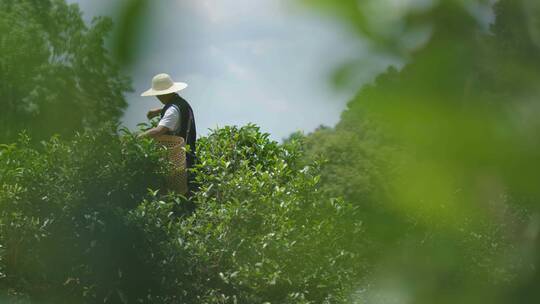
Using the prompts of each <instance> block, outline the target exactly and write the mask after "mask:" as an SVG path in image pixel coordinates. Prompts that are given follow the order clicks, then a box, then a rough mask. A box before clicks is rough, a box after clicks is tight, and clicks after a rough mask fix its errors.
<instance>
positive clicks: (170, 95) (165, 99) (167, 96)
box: [157, 93, 174, 104]
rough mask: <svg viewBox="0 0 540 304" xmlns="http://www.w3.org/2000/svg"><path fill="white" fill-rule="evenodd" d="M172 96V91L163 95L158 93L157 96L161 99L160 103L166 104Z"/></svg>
mask: <svg viewBox="0 0 540 304" xmlns="http://www.w3.org/2000/svg"><path fill="white" fill-rule="evenodd" d="M173 96H174V93H170V94H165V95H158V96H157V98H158V99H159V101H161V103H163V104H166V103H167V102H169V101H170V100H171V99H172V97H173Z"/></svg>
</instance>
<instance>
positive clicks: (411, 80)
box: [0, 0, 540, 303]
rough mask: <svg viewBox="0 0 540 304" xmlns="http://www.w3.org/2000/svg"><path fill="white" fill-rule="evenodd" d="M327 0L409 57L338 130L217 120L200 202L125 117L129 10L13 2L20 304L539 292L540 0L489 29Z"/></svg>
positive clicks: (489, 297)
mask: <svg viewBox="0 0 540 304" xmlns="http://www.w3.org/2000/svg"><path fill="white" fill-rule="evenodd" d="M473 2H474V3H478V4H482V3H484V4H485V2H482V1H478V2H476V1H470V2H467V3H469V4H470V3H473ZM132 3H134V4H133V5H135V6H136V7H138V6H137V5H142V4H144V3H145V1H142V0H140V1H139V0H137V1H134V2H132ZM316 3H317V4H318V5H320V7H323V8H325V9H331V10H332V11H333V12H336V13H337V16H339V17H340V18H342V19H343V20H345V21H346V22H347V23H349V24H352V25H354V27H355V29H357V30H358V32H359V33H361V34H362V35H364V37H367V38H368V39H371V41H373V43H374V45H375V46H376V47H377V48H379V49H380V50H381V52H383V51H384V52H392V53H394V54H401V55H403V56H405V57H406V58H407V64H406V65H405V66H404V67H403V68H402V69H400V70H397V69H396V68H393V67H391V68H389V69H388V70H387V71H386V72H385V73H383V74H381V75H379V76H378V77H377V78H376V79H375V81H374V82H373V83H372V84H369V85H366V86H364V87H363V88H361V89H360V90H359V92H358V94H357V96H356V97H355V98H353V100H351V101H350V102H349V104H348V106H347V109H346V110H345V111H344V112H343V114H342V117H341V121H340V122H339V123H338V124H337V125H336V126H335V127H332V128H327V127H322V128H319V129H318V130H316V131H315V132H313V133H312V134H308V135H302V134H300V133H295V134H293V135H291V136H290V138H289V139H287V140H285V142H284V143H283V144H279V143H277V142H273V141H271V140H269V138H268V134H265V133H263V132H261V131H260V130H259V129H258V127H257V126H255V125H247V126H243V127H225V128H221V129H216V130H213V131H211V133H210V134H209V135H208V136H206V137H203V138H200V139H199V142H198V147H197V153H198V158H199V164H198V165H197V166H196V168H194V169H193V173H194V174H195V177H196V180H197V182H198V184H199V185H200V188H199V191H198V192H196V193H195V194H194V196H193V197H191V198H190V199H189V200H188V199H186V198H185V197H182V196H179V195H176V194H174V193H168V192H167V190H166V189H164V188H163V187H162V185H163V184H164V177H165V176H166V175H167V171H166V168H167V164H166V162H165V161H164V160H163V159H164V151H162V150H160V149H158V148H157V146H156V145H155V143H153V142H152V141H150V140H137V139H136V137H135V136H134V134H132V133H131V132H129V131H127V130H118V127H116V125H115V122H116V120H117V119H118V117H119V115H120V113H121V109H122V108H123V106H124V101H123V97H122V96H121V94H122V92H123V91H125V89H126V88H127V86H126V83H125V81H124V80H122V78H121V77H120V76H118V75H119V74H118V72H117V70H116V68H115V67H114V65H113V64H112V63H110V62H109V59H108V57H107V54H106V52H105V50H104V49H103V36H104V35H105V34H106V32H108V30H109V28H110V23H109V21H106V20H105V19H98V20H96V21H94V25H93V27H91V28H90V29H87V28H86V27H85V25H84V23H82V21H81V19H80V13H79V11H78V10H77V9H76V8H75V7H72V6H66V5H65V4H64V2H63V1H30V0H27V1H19V2H14V1H7V0H4V1H3V0H0V7H1V8H2V10H1V12H0V14H1V16H2V18H1V19H0V28H2V29H4V31H3V33H7V34H5V35H2V36H1V37H0V39H1V41H2V43H0V54H1V55H2V57H1V58H0V62H1V65H0V68H1V69H0V79H8V80H10V79H14V80H13V81H11V82H9V83H10V85H9V86H8V85H2V86H1V87H0V94H1V95H0V96H1V100H2V106H3V107H4V105H5V109H7V110H6V111H2V113H1V115H2V116H1V123H2V128H1V129H0V140H2V142H4V143H5V144H3V145H1V147H0V185H1V188H0V301H2V302H7V303H103V302H106V303H266V302H268V303H479V302H489V303H514V302H515V303H533V302H536V301H538V299H540V294H539V293H538V289H537V288H536V286H537V285H538V283H539V282H540V279H539V278H540V271H539V270H538V263H539V259H540V254H539V251H538V245H539V241H540V237H539V235H540V228H539V227H540V225H539V224H538V222H539V220H538V213H539V212H540V210H539V208H538V204H537V202H538V200H539V199H540V193H539V192H538V181H539V180H540V176H539V175H538V172H540V171H539V170H538V168H537V166H538V165H537V164H538V162H537V158H538V151H539V147H538V143H540V139H539V138H538V135H539V134H540V124H538V122H537V119H536V117H537V116H538V114H540V113H539V111H540V108H539V107H538V105H537V100H538V96H539V95H540V94H539V91H538V85H537V84H538V83H539V80H540V52H539V48H540V43H539V42H540V39H539V37H540V36H539V33H540V30H539V29H538V24H539V23H538V22H537V21H538V20H540V19H539V18H540V16H539V15H538V14H537V13H538V10H537V9H538V6H537V5H535V4H534V1H529V0H514V1H512V0H500V1H499V2H497V3H496V4H495V6H494V8H495V10H494V11H495V13H496V20H495V22H494V23H493V24H491V25H490V26H489V28H486V27H485V25H482V24H481V22H479V21H478V19H477V18H475V17H474V15H473V14H471V11H474V10H473V9H471V7H470V6H469V4H467V3H466V1H458V0H456V1H454V0H446V1H445V0H443V1H437V2H434V3H432V5H427V6H418V7H416V6H411V7H406V9H404V11H403V12H402V13H403V14H402V15H400V16H398V17H396V18H395V19H392V20H390V19H384V18H383V19H381V20H378V22H375V23H373V16H372V15H370V14H369V13H368V12H377V5H381V7H379V8H378V9H379V11H380V9H381V8H384V5H386V4H384V3H386V2H384V1H375V0H373V1H362V2H358V1H348V0H347V1H329V0H328V1H327V0H318V1H316ZM375 3H377V5H375ZM128 7H129V5H128ZM383 11H384V10H383ZM126 14H128V15H129V12H127V13H126ZM135 15H137V14H135ZM375 17H377V15H375ZM388 20H390V21H391V22H390V21H388ZM386 21H388V23H385V22H386ZM8 25H9V26H8ZM396 25H400V26H399V29H400V30H399V31H398V30H396V28H398V27H396ZM388 26H390V27H391V30H389V29H388V28H386V29H385V27H388ZM426 28H427V29H428V31H427V33H429V34H428V35H426V38H425V39H426V40H425V41H424V42H422V43H418V44H417V45H416V46H415V47H414V48H410V46H408V47H407V46H406V45H404V44H403V43H404V41H403V37H405V36H407V35H406V34H407V33H410V32H414V31H418V30H420V31H422V30H423V29H426ZM122 30H123V31H127V32H129V31H130V29H129V26H127V25H126V28H123V29H122ZM130 39H131V38H130ZM17 43H18V44H17ZM15 45H18V47H17V48H16V47H15ZM19 50H23V51H19ZM96 50H97V54H98V55H95V54H96V53H95V52H96ZM124 51H126V50H124ZM87 52H92V56H90V55H89V54H90V53H87ZM55 54H56V55H55ZM21 56H22V57H21ZM24 56H28V57H24ZM94 56H97V57H94ZM90 58H93V59H92V60H94V59H95V60H97V61H98V62H97V63H96V64H95V65H91V64H87V63H88V62H87V60H90ZM96 58H97V59H96ZM128 59H129V58H128ZM19 62H24V63H25V64H22V65H20V66H18V65H16V64H17V63H19ZM356 67H357V65H355V64H351V65H348V66H345V67H343V69H342V71H346V73H341V74H340V77H341V78H340V79H341V80H346V78H347V75H353V74H354V73H355V69H356ZM94 68H95V70H94ZM17 75H18V76H17ZM47 75H49V76H47ZM103 75H108V77H104V76H103ZM111 75H112V76H111ZM30 76H32V77H34V76H35V78H36V79H34V83H32V84H29V82H28V81H27V80H28V79H30V78H29V77H30ZM84 77H88V78H84ZM83 80H84V81H83ZM79 81H80V82H81V83H90V84H91V85H92V87H91V89H92V93H93V94H95V92H94V90H96V88H99V89H98V90H96V92H98V93H99V94H98V95H97V97H96V95H94V96H95V97H96V98H93V99H92V100H90V99H85V98H83V97H82V96H87V94H88V92H90V91H89V90H90V88H85V87H81V86H80V85H78V82H79ZM72 82H74V83H72ZM4 83H6V82H2V84H4ZM36 83H37V86H36ZM29 85H32V88H33V87H37V88H38V89H36V90H28V87H27V86H29ZM60 93H62V95H61V96H60ZM100 94H101V95H100ZM111 100H114V102H110V101H111ZM75 101H76V102H75ZM87 102H88V103H87ZM105 104H106V105H105ZM74 106H77V107H81V109H77V111H74V109H73V107H74ZM109 106H110V107H112V108H107V107H109ZM83 108H84V110H82V109H83ZM36 109H37V110H36ZM62 111H69V112H70V113H71V112H75V113H76V114H77V115H81V116H80V117H74V118H73V121H74V123H73V124H72V123H69V122H68V121H59V120H58V117H59V116H58V115H61V113H65V112H62ZM47 113H55V114H54V115H52V114H51V115H49V114H47ZM8 114H9V115H8ZM15 118H18V119H15ZM12 121H13V123H12ZM37 121H39V122H40V123H41V122H42V121H50V122H51V123H50V124H45V125H44V127H43V128H38V127H37V126H38V125H37V124H34V122H36V123H37ZM111 122H112V123H113V126H111V125H109V124H108V123H111ZM98 125H104V126H100V127H98ZM86 127H90V128H86ZM23 129H26V131H25V132H22V133H20V131H21V130H23ZM83 129H86V130H84V131H82V130H83ZM75 130H79V131H80V133H75V132H74V131H75ZM54 133H60V134H64V135H65V136H61V137H58V136H54V137H52V138H51V139H50V140H48V141H43V142H41V144H39V143H40V142H39V140H40V139H43V138H46V137H48V135H50V134H54ZM16 134H19V135H18V139H16ZM30 138H32V139H30Z"/></svg>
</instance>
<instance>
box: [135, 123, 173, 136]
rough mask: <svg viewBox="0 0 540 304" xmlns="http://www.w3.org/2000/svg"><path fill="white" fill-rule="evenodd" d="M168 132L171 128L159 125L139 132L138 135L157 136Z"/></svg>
mask: <svg viewBox="0 0 540 304" xmlns="http://www.w3.org/2000/svg"><path fill="white" fill-rule="evenodd" d="M167 132H169V128H167V127H165V126H157V127H155V128H152V129H150V130H147V131H146V132H143V133H141V134H139V135H138V136H137V137H138V138H142V137H152V138H155V137H157V136H160V135H163V134H165V133H167Z"/></svg>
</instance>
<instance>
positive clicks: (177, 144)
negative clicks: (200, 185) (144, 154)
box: [156, 135, 188, 195]
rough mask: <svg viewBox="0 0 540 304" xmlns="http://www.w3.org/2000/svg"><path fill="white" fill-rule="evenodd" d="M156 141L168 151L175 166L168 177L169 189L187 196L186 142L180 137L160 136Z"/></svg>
mask: <svg viewBox="0 0 540 304" xmlns="http://www.w3.org/2000/svg"><path fill="white" fill-rule="evenodd" d="M156 141H157V142H158V143H159V144H160V145H162V146H164V147H165V148H166V149H167V157H168V158H169V161H170V162H171V164H172V165H173V169H172V171H171V173H170V175H169V176H168V177H167V188H168V189H170V190H173V191H175V192H176V193H179V194H182V195H185V194H186V193H187V191H188V185H187V171H186V149H185V145H186V144H185V141H184V139H183V138H182V137H180V136H172V135H160V136H158V137H156Z"/></svg>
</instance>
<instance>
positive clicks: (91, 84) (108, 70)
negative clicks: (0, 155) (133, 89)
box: [0, 0, 129, 142]
mask: <svg viewBox="0 0 540 304" xmlns="http://www.w3.org/2000/svg"><path fill="white" fill-rule="evenodd" d="M111 28H112V22H111V20H109V19H107V18H95V19H94V20H93V21H92V24H91V26H90V27H88V26H87V25H86V24H85V23H84V21H83V20H82V17H81V12H80V10H79V8H78V6H77V5H68V4H66V3H65V1H64V0H21V1H11V0H1V1H0V31H1V32H2V35H1V36H0V104H1V111H0V142H10V141H13V140H14V139H16V136H17V134H18V133H19V132H20V131H21V130H27V132H28V133H29V134H30V135H31V136H32V138H33V140H40V139H44V138H48V137H49V136H50V135H52V134H55V133H58V134H62V135H72V134H74V131H76V130H82V129H83V128H96V127H99V126H100V125H102V124H104V123H106V122H110V121H113V122H115V121H117V120H118V119H119V118H120V117H121V115H122V112H123V109H124V108H125V107H126V101H125V99H124V97H123V93H124V92H126V91H128V90H129V82H128V79H126V78H124V77H122V76H121V75H120V73H119V69H118V67H117V66H116V65H115V64H114V63H113V62H112V61H111V59H110V57H109V55H108V52H107V50H106V49H105V47H104V39H105V36H106V34H107V33H108V32H109V31H110V30H111Z"/></svg>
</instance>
